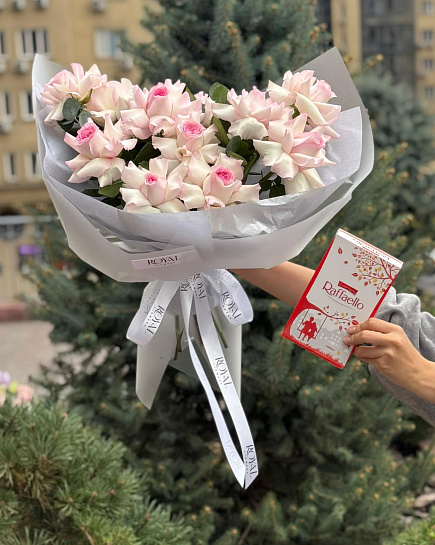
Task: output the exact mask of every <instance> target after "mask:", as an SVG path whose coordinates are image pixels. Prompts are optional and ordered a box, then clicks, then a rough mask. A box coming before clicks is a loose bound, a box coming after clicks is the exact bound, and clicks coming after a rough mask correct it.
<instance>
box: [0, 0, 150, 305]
mask: <svg viewBox="0 0 435 545" xmlns="http://www.w3.org/2000/svg"><path fill="white" fill-rule="evenodd" d="M145 4H148V5H150V4H151V0H0V302H1V301H4V300H10V299H12V298H13V297H15V296H16V295H17V294H18V293H20V292H22V291H27V290H28V289H30V288H29V286H28V284H26V281H25V278H24V277H23V275H22V274H21V272H20V271H24V269H23V264H25V260H26V255H32V253H34V254H35V255H36V253H37V252H38V249H37V248H34V247H33V246H32V244H33V241H32V239H33V227H32V224H31V223H30V224H29V223H26V222H25V219H24V218H23V221H22V222H21V221H20V219H19V215H20V214H23V213H24V210H25V207H26V206H27V205H37V206H41V205H42V206H43V205H44V203H47V204H48V203H49V197H48V193H47V192H46V190H45V187H44V184H43V182H42V180H41V176H40V167H39V164H38V160H37V142H36V129H35V124H34V120H33V112H32V100H31V70H32V61H33V58H34V55H35V54H36V53H40V54H42V55H45V56H46V57H48V58H49V59H51V60H53V61H54V62H57V63H59V64H60V65H63V66H65V67H68V66H69V65H70V64H71V62H78V63H81V64H82V65H83V66H84V67H85V68H89V67H90V66H91V65H92V64H94V63H97V64H98V66H99V67H100V70H101V71H102V72H103V73H106V74H107V75H108V77H109V79H120V78H122V77H127V78H129V79H131V80H132V81H135V80H136V79H137V77H138V74H137V73H136V70H135V67H134V64H133V59H132V58H131V57H130V56H128V55H127V54H125V53H123V52H122V50H121V46H120V44H121V37H122V36H123V35H125V36H127V38H129V39H131V40H132V41H134V42H144V41H148V40H150V39H151V36H150V35H149V33H147V31H145V30H144V29H143V28H142V27H141V25H140V21H141V19H142V18H143V17H144V7H145ZM6 216H8V217H9V219H7V218H6ZM10 216H14V218H12V223H11V221H10Z"/></svg>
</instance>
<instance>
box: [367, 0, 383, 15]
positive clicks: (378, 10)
mask: <svg viewBox="0 0 435 545" xmlns="http://www.w3.org/2000/svg"><path fill="white" fill-rule="evenodd" d="M383 12H384V0H370V1H369V15H382V13H383Z"/></svg>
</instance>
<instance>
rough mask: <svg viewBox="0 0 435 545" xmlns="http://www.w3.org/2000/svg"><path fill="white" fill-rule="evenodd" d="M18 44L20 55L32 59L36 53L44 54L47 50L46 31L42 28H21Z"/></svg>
mask: <svg viewBox="0 0 435 545" xmlns="http://www.w3.org/2000/svg"><path fill="white" fill-rule="evenodd" d="M18 44H19V47H18V51H20V52H21V57H24V58H28V59H33V57H34V56H35V54H36V53H39V54H41V55H46V54H47V53H48V52H49V47H48V31H47V30H45V29H43V28H38V29H36V30H30V29H26V30H21V31H20V32H19V40H18Z"/></svg>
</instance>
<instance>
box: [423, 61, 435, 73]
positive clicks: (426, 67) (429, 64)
mask: <svg viewBox="0 0 435 545" xmlns="http://www.w3.org/2000/svg"><path fill="white" fill-rule="evenodd" d="M433 66H434V61H433V59H424V61H423V67H424V71H425V72H431V71H432V70H433Z"/></svg>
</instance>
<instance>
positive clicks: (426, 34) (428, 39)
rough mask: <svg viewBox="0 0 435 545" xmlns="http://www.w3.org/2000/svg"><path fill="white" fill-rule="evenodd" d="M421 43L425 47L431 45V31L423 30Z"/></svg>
mask: <svg viewBox="0 0 435 545" xmlns="http://www.w3.org/2000/svg"><path fill="white" fill-rule="evenodd" d="M423 42H424V43H425V44H426V45H432V43H433V30H423Z"/></svg>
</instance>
